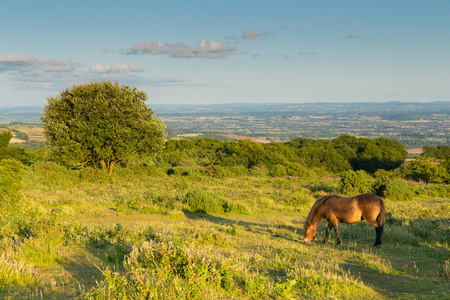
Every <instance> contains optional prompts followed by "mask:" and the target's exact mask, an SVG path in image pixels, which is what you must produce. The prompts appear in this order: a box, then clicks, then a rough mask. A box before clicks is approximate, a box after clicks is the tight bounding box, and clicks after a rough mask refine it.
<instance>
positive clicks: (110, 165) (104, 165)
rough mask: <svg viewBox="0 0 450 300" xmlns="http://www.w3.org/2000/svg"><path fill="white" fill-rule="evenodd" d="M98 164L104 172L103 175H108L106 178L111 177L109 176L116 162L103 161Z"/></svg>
mask: <svg viewBox="0 0 450 300" xmlns="http://www.w3.org/2000/svg"><path fill="white" fill-rule="evenodd" d="M100 164H101V165H102V169H103V171H105V173H106V174H108V176H111V174H112V172H113V168H114V165H115V164H116V162H115V161H104V160H101V161H100Z"/></svg>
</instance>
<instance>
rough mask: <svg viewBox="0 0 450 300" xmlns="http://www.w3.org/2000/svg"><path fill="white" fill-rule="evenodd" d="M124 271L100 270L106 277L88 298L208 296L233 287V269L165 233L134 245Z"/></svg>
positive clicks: (221, 292) (125, 262) (193, 297)
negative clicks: (169, 238) (123, 272)
mask: <svg viewBox="0 0 450 300" xmlns="http://www.w3.org/2000/svg"><path fill="white" fill-rule="evenodd" d="M124 266H125V269H126V272H125V274H124V275H121V274H120V273H112V272H111V271H110V269H109V268H108V269H106V270H105V271H104V272H103V275H104V276H105V279H104V280H103V281H102V282H100V283H98V284H97V286H96V287H94V288H93V289H92V290H91V291H90V292H89V293H86V294H85V297H86V298H87V299H143V298H145V299H148V298H152V299H211V298H213V297H217V294H219V295H220V294H226V293H227V292H231V291H232V290H233V289H234V287H235V286H236V283H235V280H234V276H233V273H234V270H233V269H232V268H231V267H230V266H228V264H227V263H225V262H224V260H220V259H218V258H217V257H216V256H212V255H210V254H209V253H206V252H205V251H204V250H201V249H200V250H199V249H196V248H194V247H192V246H186V245H184V244H182V243H181V242H180V241H177V240H168V239H167V238H166V237H164V236H159V235H158V236H155V238H154V239H151V240H149V241H144V242H143V243H142V244H141V245H139V246H134V247H133V250H132V251H131V253H130V254H129V255H128V256H127V257H126V259H125V261H124Z"/></svg>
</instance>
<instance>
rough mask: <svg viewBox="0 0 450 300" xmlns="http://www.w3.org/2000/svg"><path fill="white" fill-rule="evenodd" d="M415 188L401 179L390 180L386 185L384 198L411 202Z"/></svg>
mask: <svg viewBox="0 0 450 300" xmlns="http://www.w3.org/2000/svg"><path fill="white" fill-rule="evenodd" d="M413 191H414V187H413V186H412V185H411V184H410V183H408V182H406V181H404V180H402V179H399V178H394V179H392V180H389V181H388V182H386V184H385V190H384V192H383V194H382V195H381V196H382V197H385V198H388V199H390V200H393V201H410V200H412V198H413V195H414V192H413Z"/></svg>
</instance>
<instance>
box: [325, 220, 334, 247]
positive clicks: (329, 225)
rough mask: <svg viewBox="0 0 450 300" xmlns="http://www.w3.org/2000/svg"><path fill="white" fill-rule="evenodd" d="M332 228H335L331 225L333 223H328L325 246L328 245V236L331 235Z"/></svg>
mask: <svg viewBox="0 0 450 300" xmlns="http://www.w3.org/2000/svg"><path fill="white" fill-rule="evenodd" d="M331 228H333V225H331V223H330V222H328V226H327V231H326V232H325V239H324V240H323V243H324V244H326V243H327V241H328V236H329V235H330V231H331Z"/></svg>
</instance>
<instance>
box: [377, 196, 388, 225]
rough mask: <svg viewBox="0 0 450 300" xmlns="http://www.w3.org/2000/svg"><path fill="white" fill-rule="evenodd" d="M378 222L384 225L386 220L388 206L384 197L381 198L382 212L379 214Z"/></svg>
mask: <svg viewBox="0 0 450 300" xmlns="http://www.w3.org/2000/svg"><path fill="white" fill-rule="evenodd" d="M377 222H378V226H380V227H383V226H384V223H385V222H386V208H385V206H384V201H383V200H382V199H380V213H379V214H378V216H377Z"/></svg>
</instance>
